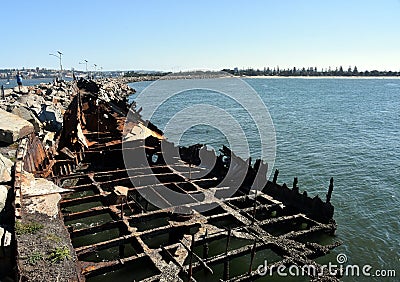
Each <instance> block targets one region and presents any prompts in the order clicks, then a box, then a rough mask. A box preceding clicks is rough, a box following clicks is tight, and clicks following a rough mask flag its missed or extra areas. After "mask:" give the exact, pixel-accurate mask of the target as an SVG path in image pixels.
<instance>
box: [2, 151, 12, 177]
mask: <svg viewBox="0 0 400 282" xmlns="http://www.w3.org/2000/svg"><path fill="white" fill-rule="evenodd" d="M13 165H14V164H13V162H12V161H10V160H9V159H7V158H6V157H4V156H3V155H1V154H0V183H5V182H9V181H11V178H12V177H11V168H12V166H13Z"/></svg>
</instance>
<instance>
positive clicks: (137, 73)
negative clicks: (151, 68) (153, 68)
mask: <svg viewBox="0 0 400 282" xmlns="http://www.w3.org/2000/svg"><path fill="white" fill-rule="evenodd" d="M167 74H170V72H135V71H128V72H126V73H125V74H124V77H142V76H149V75H150V76H160V77H161V76H164V75H167Z"/></svg>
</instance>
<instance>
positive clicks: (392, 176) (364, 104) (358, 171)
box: [130, 78, 400, 281]
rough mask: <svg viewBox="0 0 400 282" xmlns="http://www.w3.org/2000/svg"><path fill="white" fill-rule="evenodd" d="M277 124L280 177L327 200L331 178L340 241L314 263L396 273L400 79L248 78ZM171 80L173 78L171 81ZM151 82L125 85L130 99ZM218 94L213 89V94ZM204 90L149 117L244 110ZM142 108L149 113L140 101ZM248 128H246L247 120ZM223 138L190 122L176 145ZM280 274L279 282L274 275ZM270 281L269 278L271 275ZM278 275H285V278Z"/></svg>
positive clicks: (255, 142) (252, 135)
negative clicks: (204, 108) (341, 259)
mask: <svg viewBox="0 0 400 282" xmlns="http://www.w3.org/2000/svg"><path fill="white" fill-rule="evenodd" d="M244 81H245V82H246V83H248V84H249V85H250V86H252V87H253V88H254V89H255V90H256V91H257V93H258V94H259V95H260V97H261V98H262V100H263V102H264V103H265V104H266V106H267V108H268V110H269V112H270V114H271V117H272V120H273V122H274V126H275V130H276V139H277V151H276V160H275V164H274V169H275V168H277V169H279V171H280V174H279V178H278V182H279V183H283V182H285V183H287V184H288V185H289V186H290V185H291V183H292V181H293V178H294V177H298V178H299V187H300V190H301V191H302V190H307V192H308V194H309V195H311V196H316V195H319V196H320V197H321V198H322V199H325V194H326V192H327V189H328V185H329V178H330V177H334V180H335V182H334V185H335V187H334V191H333V196H332V200H331V202H332V204H333V205H334V206H335V215H334V218H335V220H336V221H337V223H338V230H337V232H336V238H334V239H335V240H339V241H342V242H343V244H342V246H340V247H338V248H336V249H335V250H334V251H332V253H331V254H329V255H328V256H326V257H324V258H321V259H319V260H318V262H319V263H322V264H327V263H328V262H331V263H334V264H335V263H337V262H336V256H337V255H338V254H345V255H346V256H347V259H348V261H347V262H346V263H345V264H344V266H346V265H350V264H357V265H359V266H360V267H362V266H363V265H366V264H369V265H371V266H372V271H371V273H373V271H374V270H377V269H386V270H388V269H394V270H395V271H396V274H397V279H398V277H399V275H400V266H399V265H400V250H399V246H400V222H399V218H400V79H320V78H318V79H312V78H310V79H302V78H279V79H270V78H248V79H244ZM171 83H173V81H171ZM149 84H150V82H137V83H132V84H130V86H131V87H133V88H135V89H136V90H137V94H135V95H133V96H132V97H131V99H132V100H134V99H135V97H136V95H138V93H140V92H141V91H142V90H143V89H144V88H145V87H146V86H148V85H149ZM214 94H215V93H214ZM214 94H213V93H207V92H205V91H203V90H194V91H188V92H187V93H181V95H179V96H177V97H175V98H171V99H170V100H169V101H167V102H166V103H165V105H162V106H160V107H159V110H158V112H156V114H155V115H154V116H153V118H152V119H151V120H152V121H153V123H154V124H156V125H157V126H159V128H160V129H163V127H164V126H165V125H166V124H167V122H168V120H169V119H170V118H171V117H172V116H173V115H174V114H175V113H176V111H179V110H180V109H183V108H185V107H188V106H189V105H192V104H196V103H205V104H207V103H209V104H213V105H216V106H218V107H221V108H224V107H225V108H227V110H229V111H230V113H234V114H236V116H237V119H239V120H241V119H242V120H246V119H247V116H246V112H245V110H243V109H240V107H237V106H236V105H235V104H234V103H231V102H229V101H225V100H224V98H223V97H220V96H218V95H214ZM140 106H143V111H144V112H145V111H146V107H145V105H138V107H140ZM245 127H246V126H245ZM245 129H246V130H245V132H246V136H248V140H249V144H250V151H251V154H252V156H253V157H254V158H255V157H259V152H260V148H259V146H260V142H259V137H258V136H257V134H256V131H254V129H253V128H252V126H251V125H247V128H245ZM226 141H227V140H226V138H225V136H223V134H222V133H221V132H219V131H218V130H215V129H214V128H212V127H204V126H203V125H202V126H195V127H192V128H191V129H189V130H188V131H187V132H186V133H185V134H184V135H183V136H182V139H181V143H180V144H181V145H189V144H194V143H206V144H208V145H210V146H211V147H213V148H216V149H218V148H219V147H220V146H221V145H222V144H227V142H226ZM276 279H277V280H280V279H278V278H276ZM360 279H363V281H364V280H365V281H397V280H396V278H377V277H369V278H367V277H362V276H361V277H351V276H349V277H344V278H343V279H342V280H343V281H359V280H360ZM268 281H271V280H268ZM283 281H286V280H285V279H284V280H283Z"/></svg>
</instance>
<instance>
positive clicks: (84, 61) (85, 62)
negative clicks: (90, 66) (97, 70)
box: [79, 60, 88, 75]
mask: <svg viewBox="0 0 400 282" xmlns="http://www.w3.org/2000/svg"><path fill="white" fill-rule="evenodd" d="M87 63H88V60H83V62H79V64H80V65H82V64H85V69H86V75H88V71H87Z"/></svg>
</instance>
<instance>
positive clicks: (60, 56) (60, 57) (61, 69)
mask: <svg viewBox="0 0 400 282" xmlns="http://www.w3.org/2000/svg"><path fill="white" fill-rule="evenodd" d="M57 53H58V55H56V54H52V53H51V54H49V55H50V56H54V57H56V58H58V59H59V60H60V79H62V71H63V68H62V62H61V60H62V55H63V53H61V52H60V51H57Z"/></svg>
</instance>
